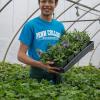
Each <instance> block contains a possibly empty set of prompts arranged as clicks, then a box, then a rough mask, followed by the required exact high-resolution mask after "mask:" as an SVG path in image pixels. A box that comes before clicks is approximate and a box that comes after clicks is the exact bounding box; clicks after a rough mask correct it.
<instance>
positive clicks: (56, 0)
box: [38, 0, 58, 4]
mask: <svg viewBox="0 0 100 100" xmlns="http://www.w3.org/2000/svg"><path fill="white" fill-rule="evenodd" d="M57 2H58V0H55V4H56V3H57ZM38 3H40V0H38Z"/></svg>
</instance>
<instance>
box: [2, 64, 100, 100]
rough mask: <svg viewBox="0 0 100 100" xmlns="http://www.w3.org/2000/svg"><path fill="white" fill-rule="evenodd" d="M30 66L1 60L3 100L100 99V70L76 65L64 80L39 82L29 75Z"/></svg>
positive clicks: (63, 75) (65, 75) (66, 74)
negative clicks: (55, 82) (58, 82)
mask: <svg viewBox="0 0 100 100" xmlns="http://www.w3.org/2000/svg"><path fill="white" fill-rule="evenodd" d="M28 73H29V67H24V68H23V67H22V65H19V64H10V63H0V100H99V99H100V69H97V68H95V67H93V66H83V67H73V68H72V69H70V70H69V71H68V72H66V73H63V74H62V77H63V83H61V84H57V85H53V84H51V83H50V82H48V81H46V80H42V81H41V82H40V83H38V81H37V80H35V79H31V78H29V74H28Z"/></svg>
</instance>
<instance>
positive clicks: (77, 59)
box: [63, 41, 94, 72]
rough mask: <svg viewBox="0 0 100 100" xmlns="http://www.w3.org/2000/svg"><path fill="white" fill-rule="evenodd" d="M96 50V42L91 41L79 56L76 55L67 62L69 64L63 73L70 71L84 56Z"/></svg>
mask: <svg viewBox="0 0 100 100" xmlns="http://www.w3.org/2000/svg"><path fill="white" fill-rule="evenodd" d="M93 49H94V42H93V41H90V42H89V44H88V45H86V46H85V47H84V48H83V49H82V50H81V51H80V52H79V53H78V54H77V55H74V56H73V58H72V59H71V60H70V61H69V62H66V63H67V64H66V65H65V66H64V67H63V72H66V71H67V70H69V69H70V68H71V67H72V66H73V65H74V64H76V63H77V62H78V61H79V60H80V59H81V58H82V57H83V56H85V55H86V54H87V53H88V52H90V51H91V50H93Z"/></svg>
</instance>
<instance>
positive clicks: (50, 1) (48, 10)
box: [39, 0, 56, 16]
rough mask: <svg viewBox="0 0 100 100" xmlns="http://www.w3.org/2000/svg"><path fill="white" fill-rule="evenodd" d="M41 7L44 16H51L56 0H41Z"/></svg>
mask: <svg viewBox="0 0 100 100" xmlns="http://www.w3.org/2000/svg"><path fill="white" fill-rule="evenodd" d="M39 7H40V9H41V14H42V15H43V16H50V15H52V14H53V12H54V8H55V7H56V4H55V0H40V4H39Z"/></svg>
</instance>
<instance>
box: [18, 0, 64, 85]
mask: <svg viewBox="0 0 100 100" xmlns="http://www.w3.org/2000/svg"><path fill="white" fill-rule="evenodd" d="M38 3H39V7H40V10H41V15H40V16H39V17H36V18H34V19H32V20H30V21H29V22H27V23H26V24H25V26H24V27H23V29H22V32H21V34H20V37H19V40H20V47H19V51H18V60H19V61H21V62H23V63H25V64H28V65H30V66H31V69H30V77H31V78H34V79H37V80H38V81H41V80H42V79H47V80H49V81H53V82H54V83H56V80H55V79H54V75H56V76H59V70H60V69H59V68H57V66H56V67H52V66H50V65H51V64H53V62H51V61H47V63H46V64H44V63H42V62H41V61H40V56H41V53H42V52H46V51H47V48H48V44H51V45H55V44H56V43H57V41H58V40H59V38H60V36H61V35H62V34H63V33H64V26H63V25H62V24H61V23H60V22H58V21H57V20H55V19H52V15H53V13H54V9H55V7H56V6H57V3H58V0H38ZM27 51H28V55H27ZM56 79H57V78H56Z"/></svg>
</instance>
